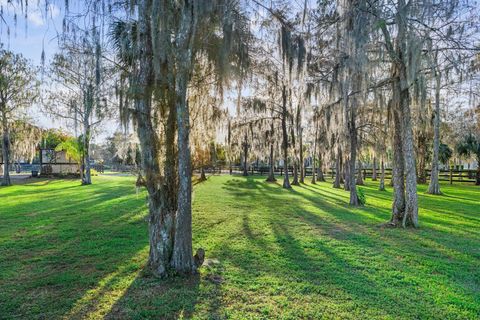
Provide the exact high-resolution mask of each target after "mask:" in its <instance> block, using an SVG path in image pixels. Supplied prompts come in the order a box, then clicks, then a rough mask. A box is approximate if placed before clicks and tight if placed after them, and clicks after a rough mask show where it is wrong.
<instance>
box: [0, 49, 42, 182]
mask: <svg viewBox="0 0 480 320" xmlns="http://www.w3.org/2000/svg"><path fill="white" fill-rule="evenodd" d="M35 74H36V70H35V69H34V68H33V67H32V66H31V65H30V63H29V62H28V61H27V60H26V59H25V58H24V57H22V56H21V55H19V54H14V53H13V52H10V51H7V50H4V49H2V47H1V46H0V118H1V119H0V120H1V123H0V125H1V128H2V161H3V179H2V183H1V184H2V185H3V186H9V185H11V180H10V173H9V171H10V162H11V141H10V130H11V126H12V125H13V123H14V120H16V119H19V118H21V117H22V116H23V115H24V113H25V111H26V109H27V108H28V107H29V106H31V105H32V103H34V102H35V100H36V99H37V97H38V92H39V91H38V88H39V82H38V81H37V79H36V78H35Z"/></svg>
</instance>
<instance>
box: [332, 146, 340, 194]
mask: <svg viewBox="0 0 480 320" xmlns="http://www.w3.org/2000/svg"><path fill="white" fill-rule="evenodd" d="M341 157H342V150H341V149H340V147H338V149H337V158H336V159H335V180H334V182H333V187H334V188H340V176H341V174H342V173H341V168H340V158H341Z"/></svg>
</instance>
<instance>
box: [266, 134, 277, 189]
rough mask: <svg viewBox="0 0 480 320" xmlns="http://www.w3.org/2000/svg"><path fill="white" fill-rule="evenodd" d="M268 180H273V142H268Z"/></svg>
mask: <svg viewBox="0 0 480 320" xmlns="http://www.w3.org/2000/svg"><path fill="white" fill-rule="evenodd" d="M267 181H268V182H275V181H277V179H275V171H274V161H273V143H270V158H269V172H268V177H267Z"/></svg>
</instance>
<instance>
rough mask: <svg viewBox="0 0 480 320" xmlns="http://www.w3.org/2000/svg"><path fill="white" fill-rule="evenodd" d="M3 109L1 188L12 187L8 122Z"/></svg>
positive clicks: (3, 107)
mask: <svg viewBox="0 0 480 320" xmlns="http://www.w3.org/2000/svg"><path fill="white" fill-rule="evenodd" d="M5 108H6V106H2V110H3V111H2V129H3V132H2V161H3V178H2V186H10V185H12V181H11V180H10V132H9V130H8V121H7V115H6V111H5Z"/></svg>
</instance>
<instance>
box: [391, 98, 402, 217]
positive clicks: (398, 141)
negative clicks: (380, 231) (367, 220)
mask: <svg viewBox="0 0 480 320" xmlns="http://www.w3.org/2000/svg"><path fill="white" fill-rule="evenodd" d="M396 96H397V95H395V96H394V99H396V98H397V97H396ZM393 118H394V121H393V123H394V134H393V168H392V183H393V206H392V217H391V219H390V223H391V224H392V225H394V226H399V225H400V224H401V222H402V220H403V214H404V212H405V176H404V158H403V148H402V144H403V141H402V129H401V122H400V114H399V110H393Z"/></svg>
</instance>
